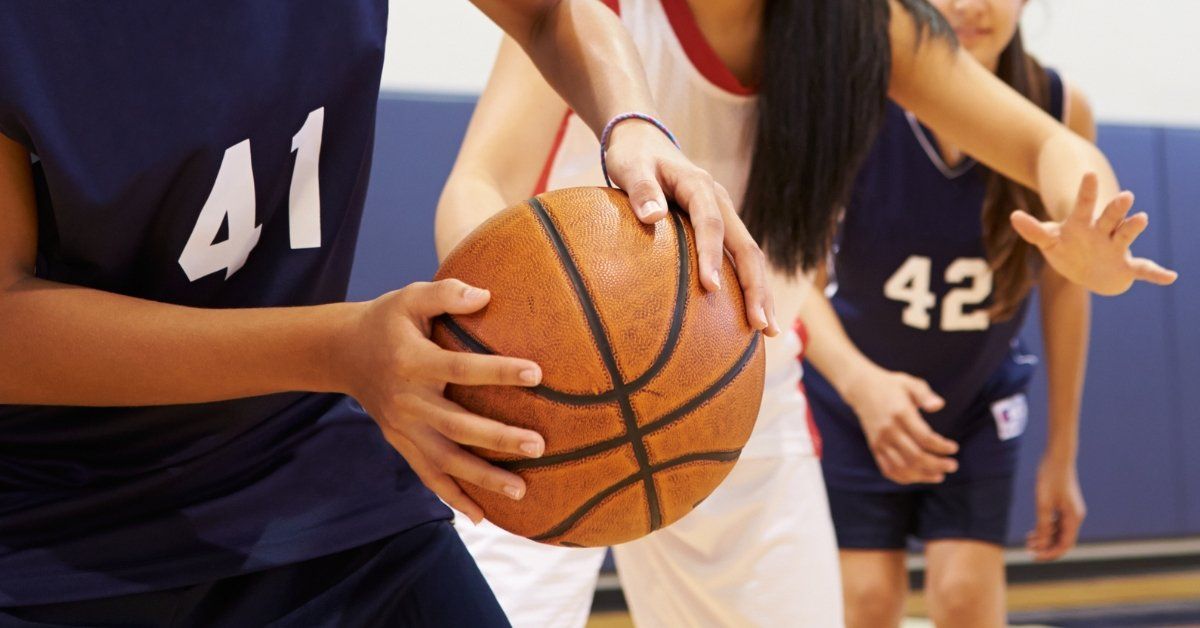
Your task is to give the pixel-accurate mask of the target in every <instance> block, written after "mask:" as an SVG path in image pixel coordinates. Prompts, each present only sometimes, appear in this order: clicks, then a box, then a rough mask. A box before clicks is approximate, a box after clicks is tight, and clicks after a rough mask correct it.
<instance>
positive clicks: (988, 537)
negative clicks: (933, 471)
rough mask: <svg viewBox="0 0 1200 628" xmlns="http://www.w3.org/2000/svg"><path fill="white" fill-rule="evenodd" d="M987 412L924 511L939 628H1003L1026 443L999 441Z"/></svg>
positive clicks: (929, 588)
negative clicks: (1021, 448)
mask: <svg viewBox="0 0 1200 628" xmlns="http://www.w3.org/2000/svg"><path fill="white" fill-rule="evenodd" d="M998 424H999V422H998V421H994V420H993V417H992V416H990V415H987V414H984V415H983V416H981V417H980V420H979V421H978V422H977V427H976V429H975V430H974V431H971V432H969V433H968V434H966V435H965V436H964V437H963V438H962V439H961V440H960V441H959V445H960V449H959V461H960V464H961V466H960V470H959V472H958V473H957V474H955V476H951V477H950V478H948V479H947V481H946V482H944V483H943V484H940V485H938V486H933V487H930V488H929V489H928V490H927V491H925V492H924V493H923V496H922V499H921V501H920V502H919V504H918V505H917V512H916V519H917V536H918V537H920V538H921V539H922V540H924V541H925V548H926V549H925V555H926V558H927V559H928V565H929V567H928V572H927V574H928V575H927V579H926V586H925V590H926V596H927V598H928V603H929V612H930V615H931V616H932V619H933V620H934V622H935V623H936V624H937V625H938V626H954V627H957V626H968V627H974V626H1003V625H1004V624H1005V620H1006V613H1005V600H1004V594H1005V585H1004V555H1003V552H1002V550H1001V548H1002V547H1003V544H1004V541H1005V538H1006V537H1007V536H1008V515H1009V510H1010V507H1011V505H1012V490H1013V474H1014V473H1015V466H1016V451H1017V444H1018V442H1019V439H1017V438H1010V439H1009V440H1003V441H1002V440H1000V438H999V433H998V428H997V427H996V426H997V425H998Z"/></svg>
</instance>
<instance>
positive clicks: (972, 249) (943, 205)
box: [805, 72, 1064, 488]
mask: <svg viewBox="0 0 1200 628" xmlns="http://www.w3.org/2000/svg"><path fill="white" fill-rule="evenodd" d="M1048 74H1049V79H1050V80H1049V89H1050V92H1049V93H1050V96H1051V97H1050V106H1049V108H1048V109H1049V113H1050V114H1051V115H1053V116H1055V117H1056V118H1058V119H1062V115H1063V103H1064V97H1063V94H1064V92H1063V83H1062V81H1061V80H1060V78H1059V77H1058V75H1057V74H1056V73H1054V72H1048ZM997 124H1002V122H999V121H998V122H997ZM986 174H987V170H986V169H985V168H984V167H983V166H982V165H979V164H977V163H975V162H974V160H972V159H970V158H965V159H964V161H962V162H961V163H959V164H957V165H955V166H950V165H948V164H946V163H945V162H944V161H943V158H942V156H941V154H940V152H939V151H938V148H937V146H936V140H935V139H934V136H933V134H932V133H931V132H930V131H929V130H928V129H926V128H925V127H923V126H922V125H921V124H920V123H919V122H918V121H917V120H916V118H915V117H914V116H913V115H912V114H911V113H909V112H907V111H905V110H904V109H902V108H901V107H899V106H898V105H896V104H895V103H890V102H889V103H888V106H887V113H886V117H885V121H884V123H883V127H882V129H881V130H880V134H879V137H878V138H877V140H876V142H875V144H874V146H873V148H872V150H871V153H870V154H869V156H868V158H867V160H866V162H865V163H864V165H863V168H862V171H861V172H860V174H859V176H858V179H857V180H856V182H855V186H854V192H853V194H852V197H851V201H850V203H849V205H848V206H847V209H846V214H845V219H844V220H843V223H842V225H841V228H840V232H839V234H838V248H837V252H836V255H835V257H834V266H833V268H834V273H833V275H834V277H835V279H836V292H835V293H834V294H833V296H832V297H831V301H832V304H833V307H834V309H835V310H836V311H837V314H838V318H839V319H840V320H841V322H842V324H843V325H844V326H845V328H846V332H847V334H848V335H849V336H850V339H851V340H852V341H853V342H854V344H855V345H856V346H857V347H858V348H859V349H861V350H862V352H863V353H864V354H865V355H866V356H867V357H869V358H870V359H871V360H873V361H875V362H876V363H878V364H879V365H880V366H882V367H884V368H886V369H889V370H895V371H901V372H905V373H909V374H912V375H914V376H916V377H920V378H923V379H925V380H926V381H928V382H929V384H930V386H931V387H932V388H933V390H934V391H935V392H937V393H938V394H939V395H941V396H942V397H943V398H944V399H945V400H946V406H945V408H943V409H942V410H941V411H939V412H935V413H932V414H927V415H926V419H927V420H928V421H929V424H930V425H931V426H932V427H933V428H934V429H935V430H936V431H938V432H939V433H941V434H944V435H946V436H947V437H949V438H952V439H959V438H963V437H965V436H967V435H968V434H969V433H970V432H971V431H972V430H977V429H980V428H981V421H988V422H990V421H991V420H992V419H991V418H989V417H990V416H991V414H990V413H991V410H992V409H991V405H992V404H993V403H994V402H996V401H999V400H1001V399H1004V398H1006V397H1008V396H1011V395H1013V394H1015V393H1017V392H1020V391H1021V390H1022V389H1024V387H1025V385H1026V384H1027V383H1028V381H1029V379H1030V377H1032V374H1033V365H1034V363H1035V362H1036V359H1035V358H1033V357H1032V356H1028V355H1025V352H1024V351H1023V350H1022V347H1021V346H1020V343H1019V341H1018V339H1017V333H1018V332H1019V331H1020V328H1021V325H1022V323H1023V321H1024V319H1025V310H1026V307H1027V303H1022V304H1021V306H1020V308H1019V310H1018V311H1017V313H1016V314H1015V315H1014V316H1013V317H1012V318H1010V319H1008V320H1005V321H999V322H998V321H993V320H990V317H989V316H988V313H987V309H988V307H989V306H990V305H991V303H992V300H991V293H992V283H993V282H992V271H991V269H990V268H989V265H988V260H987V253H986V251H985V248H984V243H983V227H982V221H981V212H982V207H983V201H984V196H985V194H986V187H987V185H986ZM1014 209H1015V208H1014ZM805 382H806V386H807V389H808V393H809V399H810V403H811V404H812V408H813V414H814V417H815V418H816V419H817V422H818V424H819V426H820V428H821V432H822V436H823V438H824V441H825V459H824V461H823V464H824V467H825V471H826V480H827V482H829V483H831V484H834V485H836V484H840V483H843V481H844V483H846V484H849V485H852V486H855V487H858V488H862V487H865V486H875V487H879V488H883V487H888V486H894V485H892V484H891V483H890V482H888V481H887V480H885V479H884V478H883V477H882V475H881V474H880V473H879V470H878V468H877V467H876V465H875V462H874V460H873V459H872V458H871V454H870V451H869V450H868V449H867V447H866V441H865V438H864V436H863V434H862V431H861V429H860V427H859V424H858V420H857V418H856V417H855V415H854V412H853V411H852V410H851V409H850V408H849V406H847V405H846V404H845V402H844V401H843V400H842V399H841V398H840V397H839V396H838V394H837V392H836V391H835V390H834V389H833V387H832V385H831V384H830V383H829V382H828V381H827V380H826V379H825V378H824V377H822V376H821V375H820V373H818V372H817V370H816V369H807V370H806V371H805ZM1020 420H1022V421H1023V420H1024V417H1023V416H1022V417H1020ZM1013 445H1014V446H1015V443H1013ZM996 449H997V451H996V455H997V456H1001V457H1003V458H1004V459H1005V461H1004V462H1000V461H997V462H996V464H994V465H991V461H988V460H972V461H967V460H965V459H964V460H962V461H961V462H962V464H963V471H964V472H965V473H977V474H985V473H988V472H989V471H988V470H987V469H986V467H988V466H989V465H990V466H994V467H997V468H999V467H1003V466H1006V465H1007V464H1008V463H1010V462H1011V459H1012V456H1013V455H1014V454H1015V447H1009V446H1008V445H1007V444H1002V445H998V446H997V448H996ZM1001 449H1004V451H1000V450H1001ZM985 457H986V456H985Z"/></svg>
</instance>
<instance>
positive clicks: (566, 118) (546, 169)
mask: <svg viewBox="0 0 1200 628" xmlns="http://www.w3.org/2000/svg"><path fill="white" fill-rule="evenodd" d="M571 113H572V112H571V110H570V109H568V110H567V112H566V113H564V114H563V118H562V122H560V123H559V125H558V132H557V133H555V134H554V144H552V145H551V146H550V154H549V155H546V164H545V165H543V166H542V174H540V175H538V180H537V184H535V185H534V186H533V195H534V196H537V195H538V194H541V193H542V192H545V191H546V185H547V184H548V183H549V182H550V171H551V170H552V169H553V168H554V158H555V157H557V156H558V151H559V149H560V148H562V143H563V137H565V136H566V135H567V123H568V122H570V121H571Z"/></svg>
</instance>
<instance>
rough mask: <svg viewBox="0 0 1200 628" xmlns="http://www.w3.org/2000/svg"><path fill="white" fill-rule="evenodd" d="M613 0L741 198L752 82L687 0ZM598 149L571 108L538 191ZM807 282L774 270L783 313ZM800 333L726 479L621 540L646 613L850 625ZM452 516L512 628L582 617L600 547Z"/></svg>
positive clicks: (714, 620) (593, 164)
mask: <svg viewBox="0 0 1200 628" xmlns="http://www.w3.org/2000/svg"><path fill="white" fill-rule="evenodd" d="M606 2H608V4H609V6H613V5H614V4H615V0H606ZM619 13H620V14H621V18H622V21H624V23H625V26H626V27H627V28H628V29H629V31H630V32H631V33H632V35H633V40H634V42H635V44H636V45H637V47H638V49H639V51H640V52H641V55H642V58H643V61H644V63H645V67H646V71H647V75H648V77H649V78H650V85H651V89H652V90H653V92H654V96H655V98H656V99H657V102H658V105H659V113H660V114H661V115H662V116H663V119H664V121H665V122H666V124H667V125H668V126H669V127H670V128H671V129H672V131H674V132H675V133H676V134H677V136H678V137H679V140H680V143H681V144H682V146H683V150H684V153H686V154H687V155H688V157H690V158H691V159H692V160H693V161H695V162H696V163H697V164H698V165H700V166H701V167H703V168H706V169H708V171H709V172H711V173H712V174H713V175H714V176H715V177H716V178H717V180H718V181H721V182H722V183H723V184H724V185H725V186H726V187H727V188H728V189H729V192H730V195H731V196H732V197H733V198H734V199H740V198H741V197H742V195H743V193H744V190H745V186H746V178H747V174H748V171H749V165H750V158H751V146H752V143H753V129H754V124H755V115H756V113H755V107H756V102H755V98H754V95H753V93H752V92H751V90H747V89H744V88H742V87H741V86H740V85H738V84H737V80H736V79H734V77H733V76H732V75H731V74H730V73H729V71H728V70H726V69H725V67H724V66H723V65H722V64H721V62H720V60H719V59H718V58H717V57H716V55H715V53H713V52H712V49H711V48H709V47H708V44H707V42H705V40H704V38H703V37H702V35H701V34H700V31H699V29H698V28H697V26H696V24H695V21H694V19H693V17H692V14H691V10H690V9H689V8H688V5H687V2H686V0H622V1H621V2H620V7H619ZM714 120H716V121H720V124H719V125H715V124H711V121H714ZM598 152H599V146H598V144H597V142H596V139H595V137H594V136H593V135H592V132H591V130H590V129H588V128H587V126H586V125H584V124H583V123H582V122H581V121H580V120H579V119H578V118H576V117H575V116H573V115H568V116H567V117H566V119H565V120H564V122H563V126H562V131H561V133H560V137H559V139H558V141H557V142H556V144H555V148H554V150H553V151H552V152H551V154H550V156H549V157H548V159H547V164H546V168H545V169H544V171H543V176H542V180H541V182H540V183H539V186H538V187H539V189H538V190H537V191H538V192H541V191H543V190H545V189H552V188H560V187H570V186H581V185H603V184H604V179H603V175H602V174H601V172H600V165H599V160H598V158H597V155H598ZM802 286H803V284H797V283H795V282H787V281H785V280H783V279H782V278H777V280H776V281H773V282H772V289H773V290H774V293H775V299H776V311H777V313H778V315H779V317H780V319H781V320H790V319H792V318H794V317H795V315H796V314H797V312H798V307H799V299H800V295H802V294H803V290H804V288H803V287H802ZM801 337H802V333H798V332H797V331H793V330H790V329H789V330H788V331H787V333H785V334H782V335H781V336H780V337H778V338H774V339H768V341H767V374H766V380H765V390H764V391H763V402H762V408H761V410H760V411H759V416H758V422H757V424H756V425H755V428H754V432H753V434H751V436H750V441H749V442H748V443H747V445H746V448H745V449H744V450H743V451H742V456H741V457H742V459H741V460H740V461H739V462H738V463H737V465H736V466H734V468H733V470H732V471H731V472H730V473H729V476H728V477H726V478H725V481H724V482H722V484H721V485H720V486H718V487H717V489H716V490H715V491H714V492H713V494H712V495H710V496H709V497H708V498H707V499H705V500H704V501H703V502H702V503H700V505H698V506H697V507H696V509H695V510H693V511H692V512H691V513H689V514H688V515H687V516H686V517H684V518H683V519H681V520H680V521H677V522H675V523H674V524H672V525H670V526H668V527H666V528H664V529H662V530H659V531H657V532H655V533H653V534H650V535H649V536H646V537H644V538H641V539H638V540H636V541H633V542H631V543H626V544H624V545H618V546H616V547H614V548H613V553H614V555H615V557H616V562H617V573H618V575H619V577H620V579H621V585H622V589H623V590H624V592H625V599H626V601H627V602H628V604H629V609H630V612H631V613H632V616H633V620H634V622H635V623H636V624H637V625H638V626H640V627H642V628H675V627H676V626H685V627H692V626H696V627H701V626H703V627H707V626H739V627H740V626H797V627H801V626H803V627H805V628H809V627H812V628H841V626H842V625H843V622H842V604H841V600H842V594H841V579H840V577H839V574H838V555H837V544H836V541H835V538H834V531H833V522H832V521H831V520H830V517H829V506H828V502H827V500H826V497H825V484H824V481H823V479H822V475H821V463H820V461H819V460H818V459H817V457H816V455H815V454H816V451H815V450H816V449H817V448H816V447H814V439H813V438H812V437H811V436H810V432H809V425H810V424H811V423H810V416H809V414H808V405H807V402H806V400H805V398H804V394H803V391H802V389H801V388H800V362H799V360H798V359H797V357H798V355H799V353H800V351H801V345H802V341H801ZM458 529H459V533H460V534H461V535H462V537H463V540H464V541H465V542H466V544H467V548H468V549H469V550H470V551H471V554H472V555H473V556H474V557H475V559H476V561H477V562H478V564H479V567H480V569H481V570H482V571H483V574H484V576H485V577H487V579H488V582H489V584H490V585H491V587H492V590H493V591H494V592H495V594H496V598H497V599H498V600H499V601H500V605H501V606H502V607H503V608H504V610H505V612H506V613H507V614H508V616H509V619H510V621H512V623H513V625H514V626H515V627H516V628H534V627H536V628H583V626H584V625H585V623H586V622H587V617H588V611H589V609H590V608H591V603H592V594H593V592H594V590H595V587H596V578H597V575H598V572H599V570H600V565H601V563H602V562H603V560H604V552H605V550H604V548H579V549H573V548H562V547H554V546H549V545H541V544H539V543H534V542H532V541H529V540H526V539H523V538H521V537H518V536H515V535H512V534H509V533H507V532H505V531H504V530H501V529H500V528H497V527H496V526H494V525H491V524H490V523H486V522H485V523H483V524H482V525H479V526H474V525H472V524H471V523H470V522H469V521H467V520H466V518H465V517H462V516H461V515H460V516H459V524H458Z"/></svg>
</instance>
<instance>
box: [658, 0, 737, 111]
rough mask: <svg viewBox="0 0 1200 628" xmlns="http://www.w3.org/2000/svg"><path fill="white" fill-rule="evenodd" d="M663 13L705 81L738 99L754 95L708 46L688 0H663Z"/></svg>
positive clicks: (684, 50)
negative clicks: (738, 97)
mask: <svg viewBox="0 0 1200 628" xmlns="http://www.w3.org/2000/svg"><path fill="white" fill-rule="evenodd" d="M662 6H663V10H664V11H666V13H667V21H669V22H670V23H671V30H673V31H675V37H677V38H678V39H679V43H680V44H681V45H682V46H683V52H684V53H685V54H687V58H688V60H689V61H691V62H692V65H693V66H695V68H696V69H697V70H698V71H699V72H700V74H701V75H703V76H704V78H706V79H708V81H709V82H710V83H712V84H713V85H716V86H717V87H719V88H721V89H723V90H725V91H727V92H730V93H732V94H736V95H738V96H753V95H754V94H756V93H757V90H755V89H754V88H752V87H746V86H745V85H742V82H741V81H739V80H738V78H737V77H736V76H734V75H733V72H730V71H729V68H727V67H725V63H724V62H723V61H721V57H719V56H717V53H716V52H715V51H714V50H713V49H712V46H710V45H708V40H707V39H705V38H704V33H702V32H700V27H699V26H698V25H697V24H696V16H695V15H694V14H693V13H692V9H691V7H689V6H688V3H687V0H662Z"/></svg>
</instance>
